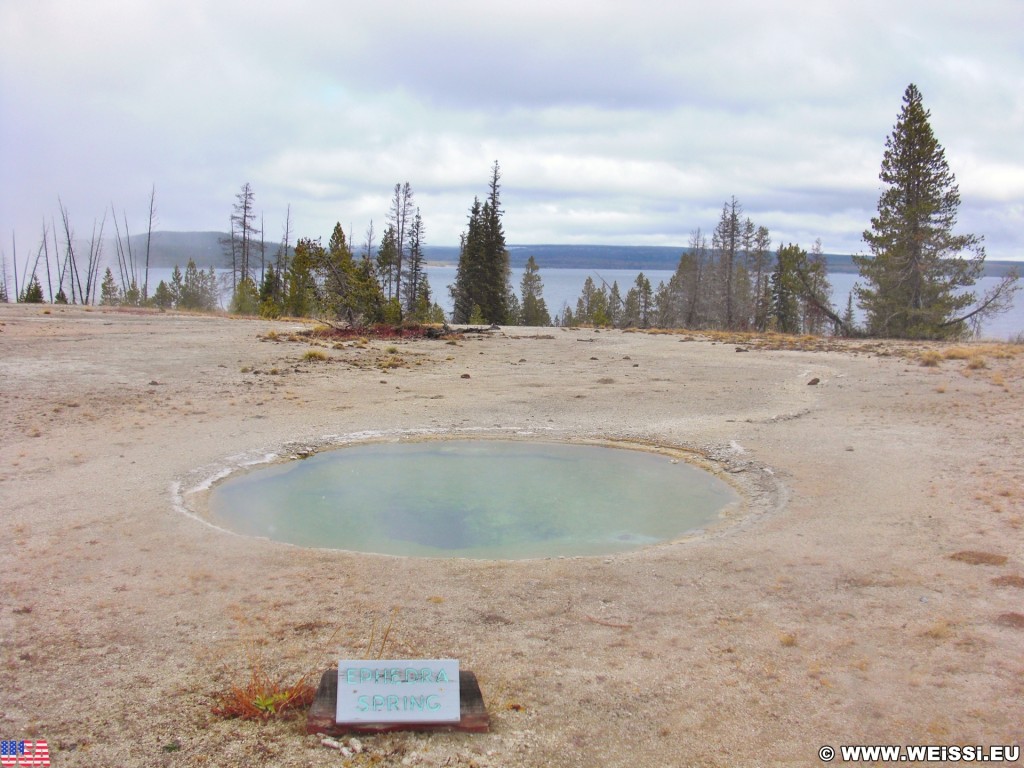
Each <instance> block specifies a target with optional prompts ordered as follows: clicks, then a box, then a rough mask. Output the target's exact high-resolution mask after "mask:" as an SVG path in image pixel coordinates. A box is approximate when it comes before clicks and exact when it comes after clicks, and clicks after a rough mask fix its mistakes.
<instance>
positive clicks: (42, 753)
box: [0, 739, 50, 768]
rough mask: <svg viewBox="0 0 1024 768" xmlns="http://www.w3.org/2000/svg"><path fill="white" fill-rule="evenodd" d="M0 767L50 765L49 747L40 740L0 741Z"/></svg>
mask: <svg viewBox="0 0 1024 768" xmlns="http://www.w3.org/2000/svg"><path fill="white" fill-rule="evenodd" d="M0 765H3V766H4V767H5V768H7V767H8V766H11V767H12V768H13V767H17V766H44V768H45V767H46V766H49V765H50V747H49V746H47V744H46V742H45V741H43V740H42V739H38V740H36V741H6V740H5V741H0Z"/></svg>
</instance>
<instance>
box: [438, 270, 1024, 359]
mask: <svg viewBox="0 0 1024 768" xmlns="http://www.w3.org/2000/svg"><path fill="white" fill-rule="evenodd" d="M639 272H640V270H637V269H598V270H593V269H558V268H554V269H544V268H543V267H542V268H541V270H540V277H541V280H542V281H543V282H544V301H545V303H546V304H547V307H548V312H550V313H551V316H552V318H553V317H554V316H555V315H556V314H560V313H561V312H562V308H563V307H564V306H568V307H569V308H570V309H571V310H572V311H573V312H575V311H576V299H578V298H579V296H580V292H581V291H582V290H583V283H584V282H586V279H587V277H588V276H589V277H591V278H593V280H594V283H595V285H597V286H598V287H600V286H601V279H602V278H603V279H604V282H605V283H607V284H608V285H609V286H611V284H612V283H614V282H618V284H619V293H620V294H621V295H622V297H623V298H625V297H626V292H627V291H628V290H629V289H630V288H631V287H632V286H633V284H634V283H635V282H636V276H637V274H639ZM643 273H644V276H645V277H646V278H647V279H648V280H650V281H651V287H652V288H654V289H655V290H657V288H658V284H659V283H662V282H664V283H668V281H669V279H671V277H672V274H673V272H672V271H671V270H664V269H650V270H646V269H645V270H643ZM427 277H428V278H429V279H430V290H431V291H433V293H434V301H436V302H437V303H438V304H440V305H441V306H442V307H444V310H445V312H447V313H449V315H450V314H451V311H452V308H453V307H452V300H451V296H450V295H449V294H448V286H449V285H451V284H453V283H454V282H455V267H454V266H432V265H429V264H428V265H427ZM859 277H860V276H859V275H855V274H849V273H835V274H830V275H829V276H828V279H829V282H831V283H832V304H833V306H835V307H836V308H837V312H838V314H840V315H841V314H842V313H843V311H844V310H845V309H846V299H847V297H848V296H849V295H850V292H851V291H852V290H853V286H854V283H856V282H857V281H858V279H859ZM522 278H523V270H522V269H513V270H512V286H513V287H514V288H515V289H516V292H517V293H518V291H519V283H520V281H521V280H522ZM1000 279H1001V278H998V277H983V278H981V279H980V280H978V282H977V283H976V284H975V286H974V290H975V293H976V294H978V295H979V296H980V295H981V294H983V293H984V292H985V291H986V290H988V289H989V288H992V287H993V286H995V285H998V283H999V280H1000ZM1022 279H1024V278H1022ZM853 314H854V317H856V318H857V321H858V322H863V320H864V313H863V312H861V311H860V309H858V308H857V303H856V298H855V299H854V306H853ZM1021 332H1024V289H1022V290H1020V291H1018V292H1017V295H1016V296H1015V297H1014V306H1013V309H1012V310H1010V311H1009V312H1007V313H1005V314H1002V315H999V316H998V317H995V318H992V319H991V320H990V321H989V322H987V323H985V324H984V325H983V326H982V329H981V335H982V338H986V339H995V340H998V341H1006V340H1007V339H1009V338H1010V337H1012V336H1014V335H1016V334H1018V333H1021Z"/></svg>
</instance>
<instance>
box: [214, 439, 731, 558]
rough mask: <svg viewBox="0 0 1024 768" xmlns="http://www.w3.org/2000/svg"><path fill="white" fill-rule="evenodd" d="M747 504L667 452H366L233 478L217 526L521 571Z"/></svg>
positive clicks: (217, 496) (669, 534)
mask: <svg viewBox="0 0 1024 768" xmlns="http://www.w3.org/2000/svg"><path fill="white" fill-rule="evenodd" d="M737 500H738V496H737V494H736V493H735V492H734V491H733V490H732V488H731V487H730V486H729V485H727V484H726V483H724V482H723V481H721V480H719V479H718V478H716V477H715V476H714V475H712V474H710V473H708V472H705V471H703V470H701V469H698V468H696V467H693V466H690V465H688V464H687V463H686V462H684V461H680V460H678V459H675V458H672V457H670V456H668V455H665V454H663V453H657V452H653V451H644V450H627V449H624V448H618V447H607V446H599V445H582V444H573V443H553V442H551V443H549V442H521V441H511V440H432V441H425V442H392V443H365V444H358V445H354V446H349V447H345V448H340V449H337V450H332V451H327V452H324V453H319V454H317V455H315V456H312V457H310V458H307V459H304V460H301V461H292V462H288V463H285V464H276V465H273V466H269V467H264V468H262V469H258V470H256V471H253V472H249V473H247V474H243V475H239V476H236V477H233V478H230V479H228V480H226V481H225V482H223V483H221V484H219V485H218V486H216V487H215V488H214V489H213V491H212V492H211V494H210V497H209V504H208V510H209V517H210V520H211V521H212V522H213V523H214V524H216V525H218V526H221V527H224V528H227V529H229V530H233V531H236V532H238V533H242V534H246V535H250V536H261V537H266V538H270V539H274V540H277V541H283V542H288V543H290V544H296V545H299V546H305V547H321V548H329V549H344V550H354V551H360V552H372V553H378V554H387V555H405V556H419V557H466V558H485V559H510V560H514V559H523V558H536V557H552V556H564V555H604V554H611V553H615V552H623V551H628V550H633V549H638V548H640V547H644V546H648V545H651V544H656V543H659V542H664V541H670V540H672V539H676V538H679V537H680V536H681V535H683V534H685V533H687V532H688V531H692V530H694V529H697V528H700V527H703V526H705V525H708V524H709V523H711V522H714V521H715V520H716V519H717V518H718V515H719V514H720V513H721V511H722V510H723V509H724V508H725V507H726V506H728V505H729V504H731V503H733V502H735V501H737Z"/></svg>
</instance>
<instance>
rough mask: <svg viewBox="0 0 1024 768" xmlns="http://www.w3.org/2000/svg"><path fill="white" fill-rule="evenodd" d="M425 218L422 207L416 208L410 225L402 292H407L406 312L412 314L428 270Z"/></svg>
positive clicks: (405, 297)
mask: <svg viewBox="0 0 1024 768" xmlns="http://www.w3.org/2000/svg"><path fill="white" fill-rule="evenodd" d="M423 236H424V227H423V218H422V217H421V216H420V209H419V208H417V209H416V215H415V216H414V217H413V220H412V226H410V227H409V259H408V262H407V265H406V266H407V269H406V271H405V283H404V285H403V287H402V292H403V293H404V294H405V295H404V296H403V298H404V299H405V302H404V304H405V312H406V314H408V315H410V316H415V315H416V314H417V307H419V305H420V303H421V302H420V300H419V298H420V291H422V290H423V287H424V286H425V285H426V281H427V272H426V264H425V260H424V258H423V246H424V242H423Z"/></svg>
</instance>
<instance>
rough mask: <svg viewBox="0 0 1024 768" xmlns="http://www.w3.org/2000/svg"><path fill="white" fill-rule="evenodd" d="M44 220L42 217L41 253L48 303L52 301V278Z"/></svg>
mask: <svg viewBox="0 0 1024 768" xmlns="http://www.w3.org/2000/svg"><path fill="white" fill-rule="evenodd" d="M46 236H47V233H46V220H45V219H43V254H44V256H45V259H46V292H47V293H48V294H49V296H50V303H51V304H52V303H53V280H52V278H51V277H50V246H49V244H48V243H47V240H46Z"/></svg>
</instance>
